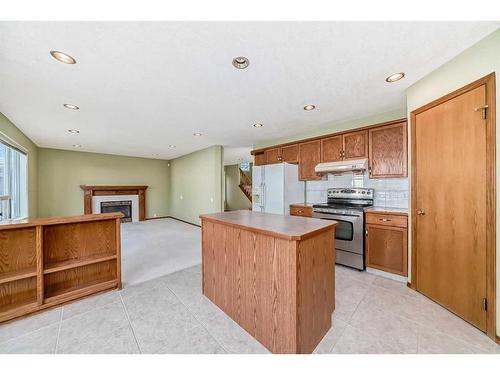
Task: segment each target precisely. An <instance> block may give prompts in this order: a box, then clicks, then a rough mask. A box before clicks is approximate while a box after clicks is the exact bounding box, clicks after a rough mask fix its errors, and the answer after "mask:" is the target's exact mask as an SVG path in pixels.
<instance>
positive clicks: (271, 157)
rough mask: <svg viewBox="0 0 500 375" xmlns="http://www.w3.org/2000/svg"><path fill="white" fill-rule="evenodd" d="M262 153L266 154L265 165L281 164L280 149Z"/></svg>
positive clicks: (271, 149)
mask: <svg viewBox="0 0 500 375" xmlns="http://www.w3.org/2000/svg"><path fill="white" fill-rule="evenodd" d="M264 153H265V154H266V164H277V163H281V149H280V148H279V147H276V148H270V149H267V150H265V151H264Z"/></svg>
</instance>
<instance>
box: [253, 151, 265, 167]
mask: <svg viewBox="0 0 500 375" xmlns="http://www.w3.org/2000/svg"><path fill="white" fill-rule="evenodd" d="M254 165H256V166H259V165H266V154H265V152H264V151H262V152H259V153H258V154H255V157H254Z"/></svg>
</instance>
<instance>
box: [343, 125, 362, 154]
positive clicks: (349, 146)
mask: <svg viewBox="0 0 500 375" xmlns="http://www.w3.org/2000/svg"><path fill="white" fill-rule="evenodd" d="M343 137H344V159H362V158H367V157H368V131H367V130H362V131H359V132H354V133H347V134H344V136H343Z"/></svg>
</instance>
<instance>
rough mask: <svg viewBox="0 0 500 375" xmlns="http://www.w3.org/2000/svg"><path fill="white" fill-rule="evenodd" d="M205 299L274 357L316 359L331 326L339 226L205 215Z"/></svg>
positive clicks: (248, 214)
mask: <svg viewBox="0 0 500 375" xmlns="http://www.w3.org/2000/svg"><path fill="white" fill-rule="evenodd" d="M200 218H201V222H202V271H203V294H204V295H205V296H206V297H207V298H209V299H210V300H211V301H212V302H214V303H215V304H216V305H217V306H219V307H220V308H221V309H222V310H223V311H224V312H225V313H226V314H227V315H229V317H231V318H232V319H233V320H234V321H235V322H237V323H238V324H239V325H240V326H241V327H243V328H244V329H245V330H246V331H247V332H248V333H250V334H251V335H252V336H254V337H255V338H256V339H257V340H258V341H259V342H261V343H262V344H263V345H264V346H265V347H267V348H268V349H269V350H270V351H271V352H273V353H311V352H312V351H313V350H314V348H315V347H316V346H317V345H318V343H319V342H320V341H321V339H322V338H323V336H324V335H325V334H326V332H327V331H328V330H329V329H330V327H331V316H332V313H333V310H334V303H335V288H334V283H335V275H334V272H335V268H334V264H335V259H334V257H335V251H334V248H335V246H334V231H335V225H336V223H335V222H332V221H322V220H319V219H311V218H306V217H294V216H283V215H274V214H266V213H259V212H252V211H232V212H224V213H218V214H211V215H202V216H200Z"/></svg>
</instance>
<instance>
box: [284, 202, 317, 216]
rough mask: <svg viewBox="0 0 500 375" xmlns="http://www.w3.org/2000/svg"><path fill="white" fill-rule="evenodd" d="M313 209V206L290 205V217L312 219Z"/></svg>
mask: <svg viewBox="0 0 500 375" xmlns="http://www.w3.org/2000/svg"><path fill="white" fill-rule="evenodd" d="M312 214H313V208H312V206H308V205H305V204H299V203H296V204H291V205H290V215H291V216H304V217H312Z"/></svg>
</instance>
